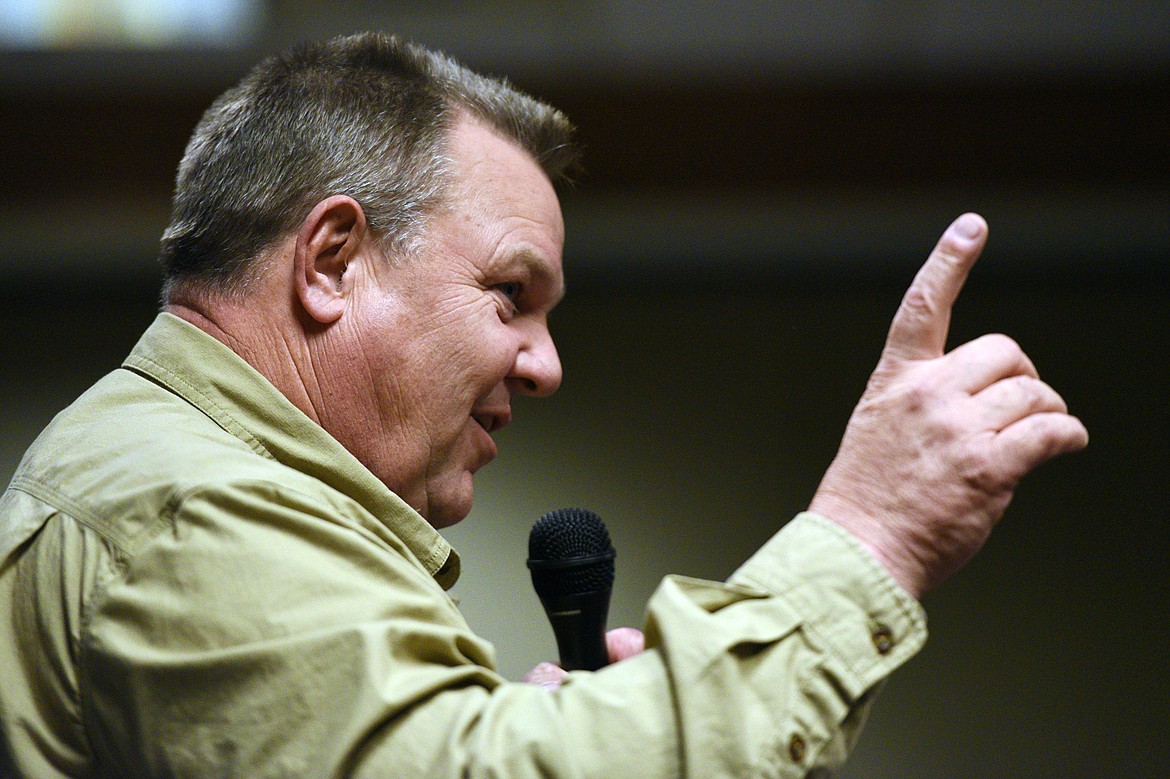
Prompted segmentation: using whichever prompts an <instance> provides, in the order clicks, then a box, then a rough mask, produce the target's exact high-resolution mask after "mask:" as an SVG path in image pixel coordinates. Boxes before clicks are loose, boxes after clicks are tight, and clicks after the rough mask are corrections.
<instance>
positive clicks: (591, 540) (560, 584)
mask: <svg viewBox="0 0 1170 779" xmlns="http://www.w3.org/2000/svg"><path fill="white" fill-rule="evenodd" d="M614 556H615V553H614V549H613V544H612V543H611V542H610V539H609V531H608V530H606V529H605V523H604V522H602V521H601V517H599V516H597V515H596V514H594V513H593V512H592V511H587V510H585V509H578V508H564V509H556V510H555V511H550V512H548V513H547V514H545V515H544V516H543V517H541V518H540V519H539V520H538V521H537V522H536V524H535V525H533V526H532V532H531V533H529V535H528V567H529V568H531V569H532V583H533V585H534V586H535V587H536V591H537V594H539V595H540V596H541V597H542V598H543V597H549V596H560V595H576V594H584V593H588V592H595V591H597V590H603V589H608V588H610V587H612V586H613V579H614V564H613V561H614Z"/></svg>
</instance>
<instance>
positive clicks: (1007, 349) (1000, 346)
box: [982, 333, 1024, 356]
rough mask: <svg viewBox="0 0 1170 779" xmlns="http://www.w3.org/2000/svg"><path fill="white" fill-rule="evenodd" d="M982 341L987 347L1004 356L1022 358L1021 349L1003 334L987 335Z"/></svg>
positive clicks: (1009, 337)
mask: <svg viewBox="0 0 1170 779" xmlns="http://www.w3.org/2000/svg"><path fill="white" fill-rule="evenodd" d="M982 340H983V342H984V343H985V344H986V345H987V346H989V347H990V348H992V349H995V350H996V351H998V352H1000V353H1002V354H1004V355H1009V356H1011V355H1015V356H1023V354H1024V350H1023V348H1022V347H1021V346H1020V345H1019V343H1017V342H1016V339H1014V338H1012V337H1011V336H1010V335H1005V334H1004V333H988V334H987V335H985V336H983V338H982Z"/></svg>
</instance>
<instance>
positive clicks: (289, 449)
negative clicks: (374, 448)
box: [0, 314, 925, 779]
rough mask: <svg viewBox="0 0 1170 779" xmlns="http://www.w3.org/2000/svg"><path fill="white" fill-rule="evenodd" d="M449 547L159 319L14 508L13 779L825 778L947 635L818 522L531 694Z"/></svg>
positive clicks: (10, 630) (227, 358)
mask: <svg viewBox="0 0 1170 779" xmlns="http://www.w3.org/2000/svg"><path fill="white" fill-rule="evenodd" d="M458 573H459V561H458V557H457V555H456V554H455V553H454V552H453V551H452V549H451V548H450V546H449V545H448V544H447V542H446V541H445V540H444V539H443V538H442V537H441V536H440V535H439V534H438V533H437V532H435V530H434V529H433V528H431V527H430V526H429V525H428V524H427V523H426V521H425V520H423V518H422V517H420V516H419V515H418V514H417V513H416V512H414V511H413V510H412V509H411V508H410V507H409V506H407V505H406V504H405V503H404V502H402V501H401V500H400V499H399V498H398V497H397V496H395V495H394V494H393V493H391V492H390V491H389V490H387V489H386V487H385V486H384V485H383V484H382V483H381V482H379V481H378V480H377V479H376V478H375V477H374V476H373V475H372V474H371V473H370V472H369V471H367V470H366V469H365V468H364V467H363V466H362V465H361V464H360V463H359V462H358V461H357V460H356V459H354V457H353V456H352V455H350V454H349V453H348V452H347V451H346V450H345V449H344V448H343V447H342V446H341V445H340V444H338V443H337V442H336V441H335V440H334V439H332V438H331V437H330V436H329V435H328V434H327V433H325V431H324V430H322V429H321V428H320V427H319V426H317V425H316V424H314V423H313V422H312V421H311V420H309V419H308V418H307V417H306V416H304V415H303V414H302V413H301V412H300V411H298V410H297V409H296V408H295V407H294V406H293V405H292V404H291V403H290V402H289V401H288V400H287V399H286V398H284V397H283V396H282V395H281V394H280V393H279V392H278V391H277V390H276V389H275V388H274V387H272V385H270V384H269V383H268V382H267V381H266V380H265V379H264V378H263V377H261V376H260V375H259V374H258V373H257V372H256V371H254V370H253V369H252V368H250V367H249V366H248V365H247V364H246V363H245V362H244V361H243V360H242V359H240V358H239V357H238V356H237V355H236V354H235V353H233V352H232V351H231V350H229V349H228V348H226V347H225V346H223V345H222V344H220V343H219V342H218V341H216V340H215V339H213V338H211V337H210V336H208V335H206V334H205V333H203V332H202V331H200V330H198V329H197V328H194V327H192V326H191V325H189V324H187V323H185V322H183V321H182V320H180V319H177V318H175V317H173V316H170V315H167V314H161V315H160V316H159V317H158V319H157V320H156V321H155V323H154V324H153V325H152V326H151V327H150V328H149V329H148V330H147V332H146V333H145V334H144V335H143V337H142V339H141V341H140V342H139V343H138V345H137V346H136V347H135V348H134V350H133V352H132V353H131V355H130V356H129V357H128V358H127V360H126V362H125V363H124V364H123V366H122V367H121V368H120V369H118V370H116V371H114V372H113V373H111V374H109V375H108V376H106V377H105V378H103V379H102V380H101V381H99V382H98V383H97V384H96V385H94V387H92V388H91V389H90V390H89V391H88V392H86V393H85V394H84V395H82V397H81V398H79V399H78V400H77V401H76V402H75V403H74V404H73V405H72V406H70V407H69V408H68V409H66V410H65V411H63V412H62V413H61V414H60V415H58V417H57V418H56V419H55V420H54V421H53V422H52V423H51V424H50V425H49V427H48V428H46V430H45V431H44V432H43V433H42V435H41V436H40V437H39V438H38V439H37V441H36V442H35V443H34V444H33V446H32V447H31V448H30V449H29V451H28V453H27V454H26V455H25V458H24V460H23V461H22V463H21V465H20V467H19V469H18V471H17V473H16V475H15V477H14V478H13V480H12V483H11V485H10V486H9V488H8V490H7V491H6V492H5V493H4V495H3V497H2V498H0V746H2V747H3V751H2V752H0V775H3V776H7V775H9V774H10V773H17V774H19V775H26V776H30V777H52V776H98V775H100V776H108V775H125V776H134V777H145V776H200V777H202V776H240V777H264V776H298V777H328V776H340V775H347V776H349V775H353V776H402V777H424V776H426V777H443V776H451V777H455V776H506V777H517V778H519V777H528V776H569V777H584V776H604V777H610V776H638V777H673V776H693V777H703V778H704V779H707V778H709V777H720V776H728V777H745V776H801V775H804V774H806V773H807V772H810V771H812V770H813V769H814V768H817V767H820V766H836V765H839V764H840V763H841V762H842V761H843V760H844V758H845V755H846V753H847V751H848V748H849V747H850V746H851V745H852V743H853V740H854V739H855V737H856V734H857V731H858V728H859V727H860V723H861V720H862V719H863V714H864V709H865V708H866V705H867V703H868V701H869V700H870V699H871V697H872V696H871V694H870V693H872V691H873V690H874V689H875V688H876V686H877V685H878V683H879V682H880V681H881V680H882V679H883V678H885V677H886V676H887V675H888V674H889V673H890V672H891V671H892V670H893V669H894V668H896V667H897V666H899V665H900V664H901V663H903V662H904V661H905V660H906V659H907V658H909V657H910V656H911V655H912V654H913V653H914V652H915V651H917V649H918V648H919V647H920V646H921V644H922V642H923V641H924V640H925V620H924V616H923V614H922V611H921V609H920V607H919V605H918V604H917V602H915V601H914V600H913V599H912V598H910V597H909V596H908V595H907V594H906V593H904V592H903V591H902V590H900V589H899V588H898V586H897V585H896V584H895V583H894V582H893V580H892V579H891V578H890V577H889V576H888V575H887V574H886V573H885V571H884V570H883V569H882V568H881V567H880V565H879V564H878V563H877V562H876V561H875V560H874V559H873V558H872V557H870V556H869V555H868V554H867V553H866V552H865V551H864V550H863V549H862V548H861V547H860V546H859V545H858V544H857V543H856V542H855V541H854V540H853V539H852V538H851V537H849V536H848V535H847V534H846V533H844V532H843V531H841V530H839V529H837V528H836V527H835V526H834V525H832V524H830V523H828V522H827V521H825V520H823V519H822V518H820V517H817V516H815V515H811V514H805V515H800V516H798V517H797V518H796V519H795V520H793V521H791V522H789V523H788V524H787V525H786V526H785V528H784V529H783V530H782V531H781V532H779V533H778V534H776V536H774V537H773V538H772V539H771V540H770V541H769V542H768V543H767V544H765V546H764V547H763V548H761V549H760V550H759V551H758V552H757V553H756V554H755V555H753V556H752V558H751V559H750V560H749V561H748V562H747V563H745V564H744V565H743V567H742V568H740V569H739V570H738V571H737V572H736V573H735V574H734V575H733V576H732V577H731V579H730V580H729V581H728V582H727V583H715V582H706V581H699V580H694V579H688V578H684V577H668V578H667V579H666V580H664V581H663V583H662V585H661V587H660V588H659V589H658V591H657V592H656V593H655V594H654V596H653V597H652V599H651V602H650V604H649V606H648V612H647V623H646V625H645V630H646V634H647V639H648V646H649V647H650V648H649V650H648V651H646V652H645V653H643V654H641V655H639V656H637V657H635V658H632V659H630V660H627V661H625V662H622V663H619V664H617V665H614V666H611V667H609V668H606V669H604V670H602V671H599V672H596V673H584V672H578V673H574V674H571V675H570V677H569V680H568V681H567V683H566V684H565V685H563V686H562V687H561V688H560V689H559V690H558V691H555V692H551V693H550V692H548V691H545V690H543V689H541V688H538V687H534V686H530V685H524V684H516V683H510V682H507V681H506V680H504V679H503V678H501V677H500V675H499V674H498V672H497V671H496V670H495V658H494V650H493V648H492V646H491V645H490V644H488V643H487V642H486V641H485V640H483V639H481V638H479V637H478V636H476V635H475V634H474V633H473V632H472V631H471V629H470V628H469V627H468V625H467V623H466V622H465V621H464V619H463V617H462V615H461V614H460V613H459V610H458V609H457V608H456V606H455V604H454V603H453V602H452V600H451V599H450V597H449V596H448V595H447V593H446V588H449V587H450V586H451V585H452V584H453V583H454V582H455V579H456V578H457V577H458Z"/></svg>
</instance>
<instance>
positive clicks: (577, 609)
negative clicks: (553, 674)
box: [528, 508, 642, 682]
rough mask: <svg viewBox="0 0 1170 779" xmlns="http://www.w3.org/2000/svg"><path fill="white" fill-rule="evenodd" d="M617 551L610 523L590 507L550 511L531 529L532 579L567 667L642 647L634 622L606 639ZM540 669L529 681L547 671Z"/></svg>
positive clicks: (592, 666)
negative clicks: (608, 529) (611, 537)
mask: <svg viewBox="0 0 1170 779" xmlns="http://www.w3.org/2000/svg"><path fill="white" fill-rule="evenodd" d="M614 557H615V552H614V549H613V545H612V544H611V543H610V539H609V532H608V531H607V530H606V529H605V524H604V523H603V522H602V521H601V518H600V517H598V516H597V515H596V514H594V513H593V512H591V511H586V510H584V509H572V508H569V509H558V510H556V511H550V512H549V513H547V514H545V515H544V516H543V517H541V518H540V520H539V521H538V522H537V523H536V524H535V525H534V526H533V527H532V532H531V533H530V534H529V537H528V567H529V568H530V569H531V571H532V585H533V587H534V588H535V589H536V594H537V595H538V596H540V601H541V603H542V604H543V605H544V609H545V612H546V613H547V614H548V618H549V621H550V622H551V623H552V626H553V632H554V633H555V635H556V639H557V648H558V650H559V653H560V664H561V668H563V669H565V670H566V671H574V670H586V671H594V670H597V669H598V668H601V667H602V666H605V665H607V664H608V663H609V662H610V661H611V660H617V659H622V658H625V657H629V656H630V655H634V654H637V653H638V652H640V651H642V635H641V633H640V632H638V631H636V630H633V629H631V628H622V629H619V630H615V631H612V633H611V634H610V636H609V641H608V642H607V640H606V632H605V621H606V618H607V616H608V614H609V596H610V593H611V592H612V590H613V579H614ZM538 672H540V669H539V668H538V669H537V671H534V672H533V674H530V675H529V681H533V682H538V681H540V680H541V679H538V678H535V677H534V675H537V676H544V675H547V672H546V673H545V674H540V673H538ZM549 681H558V679H549Z"/></svg>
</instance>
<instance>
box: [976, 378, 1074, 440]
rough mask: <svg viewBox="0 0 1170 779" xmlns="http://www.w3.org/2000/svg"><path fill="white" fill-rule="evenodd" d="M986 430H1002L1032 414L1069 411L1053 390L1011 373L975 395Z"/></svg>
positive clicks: (1040, 382) (1042, 383)
mask: <svg viewBox="0 0 1170 779" xmlns="http://www.w3.org/2000/svg"><path fill="white" fill-rule="evenodd" d="M973 399H974V400H975V402H976V403H978V404H979V409H980V412H979V413H980V420H981V422H982V423H983V425H984V428H985V429H987V430H994V431H997V432H998V431H1001V430H1003V429H1004V428H1006V427H1008V426H1010V425H1012V424H1015V423H1016V422H1018V421H1020V420H1021V419H1024V418H1025V417H1028V416H1031V415H1032V414H1041V413H1057V414H1064V413H1067V412H1068V406H1067V405H1066V404H1065V402H1064V398H1062V397H1061V396H1060V393H1058V392H1057V391H1056V390H1054V389H1052V387H1050V386H1048V385H1047V384H1045V383H1044V382H1042V381H1040V380H1039V379H1034V378H1032V377H1031V376H1012V377H1010V378H1007V379H1003V380H1001V381H997V382H996V383H995V384H992V385H991V386H990V387H988V388H987V389H985V390H983V391H981V392H979V393H977V394H975V395H974V396H973Z"/></svg>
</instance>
